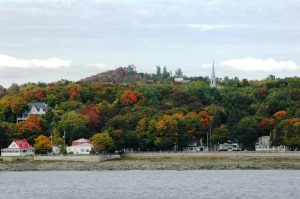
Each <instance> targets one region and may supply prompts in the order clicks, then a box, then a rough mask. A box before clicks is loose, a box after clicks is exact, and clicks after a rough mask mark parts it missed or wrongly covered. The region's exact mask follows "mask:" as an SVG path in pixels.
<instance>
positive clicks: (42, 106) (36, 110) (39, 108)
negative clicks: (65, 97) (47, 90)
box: [17, 102, 48, 123]
mask: <svg viewBox="0 0 300 199" xmlns="http://www.w3.org/2000/svg"><path fill="white" fill-rule="evenodd" d="M47 109H48V106H47V104H46V103H45V102H33V103H29V104H28V105H27V110H26V111H25V112H24V113H23V114H22V115H18V117H17V123H18V122H20V121H24V120H26V119H27V118H28V116H29V115H44V114H46V111H47Z"/></svg>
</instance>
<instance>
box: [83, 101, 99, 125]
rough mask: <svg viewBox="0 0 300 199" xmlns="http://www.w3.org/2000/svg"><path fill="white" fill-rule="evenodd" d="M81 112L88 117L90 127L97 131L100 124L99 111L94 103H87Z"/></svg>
mask: <svg viewBox="0 0 300 199" xmlns="http://www.w3.org/2000/svg"><path fill="white" fill-rule="evenodd" d="M82 114H84V115H86V116H87V118H88V119H89V127H90V129H92V130H94V131H97V130H98V128H99V125H100V111H99V108H98V107H97V106H95V105H92V104H90V105H87V106H86V107H85V108H84V109H83V110H82Z"/></svg>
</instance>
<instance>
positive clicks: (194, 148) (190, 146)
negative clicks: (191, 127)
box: [183, 139, 208, 152]
mask: <svg viewBox="0 0 300 199" xmlns="http://www.w3.org/2000/svg"><path fill="white" fill-rule="evenodd" d="M183 151H184V152H200V151H208V148H207V147H206V146H204V145H203V143H202V139H200V140H191V141H189V142H188V143H187V146H186V147H185V148H184V149H183Z"/></svg>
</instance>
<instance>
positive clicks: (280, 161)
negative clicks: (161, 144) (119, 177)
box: [0, 153, 300, 171]
mask: <svg viewBox="0 0 300 199" xmlns="http://www.w3.org/2000/svg"><path fill="white" fill-rule="evenodd" d="M145 154H147V153H141V154H134V155H133V154H129V155H126V154H125V155H123V156H122V157H121V158H119V159H113V160H107V161H101V162H79V161H58V160H54V161H53V160H46V161H40V160H33V158H32V159H28V158H27V159H20V158H19V159H15V160H12V161H5V160H4V159H3V158H0V171H101V170H251V169H261V170H270V169H291V170H300V153H286V154H285V155H284V153H232V154H230V153H207V154H206V153H202V154H200V153H197V154H196V153H191V154H174V153H173V154H172V153H171V154H169V155H168V154H167V153H162V154H161V155H159V154H160V153H155V154H156V155H155V154H154V153H150V154H151V155H145Z"/></svg>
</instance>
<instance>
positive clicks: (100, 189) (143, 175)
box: [0, 170, 300, 199]
mask: <svg viewBox="0 0 300 199" xmlns="http://www.w3.org/2000/svg"><path fill="white" fill-rule="evenodd" d="M0 198H1V199H2V198H5V199H6V198H30V199H33V198H55V199H59V198H72V199H73V198H97V199H98V198H130V199H131V198H172V199H174V198H188V199H193V198H201V199H202V198H230V199H232V198H272V199H274V198H289V199H292V198H295V199H299V198H300V171H285V170H279V171H278V170H272V171H265V170H251V171H244V170H241V171H239V170H235V171H211V170H209V171H48V172H36V171H34V172H0Z"/></svg>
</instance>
